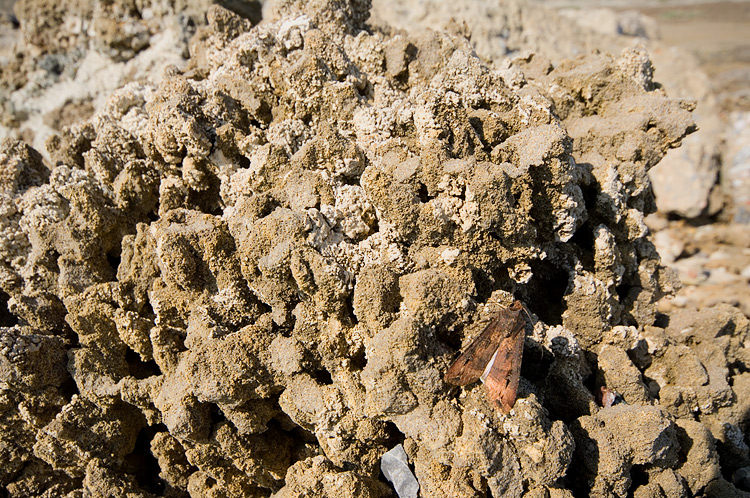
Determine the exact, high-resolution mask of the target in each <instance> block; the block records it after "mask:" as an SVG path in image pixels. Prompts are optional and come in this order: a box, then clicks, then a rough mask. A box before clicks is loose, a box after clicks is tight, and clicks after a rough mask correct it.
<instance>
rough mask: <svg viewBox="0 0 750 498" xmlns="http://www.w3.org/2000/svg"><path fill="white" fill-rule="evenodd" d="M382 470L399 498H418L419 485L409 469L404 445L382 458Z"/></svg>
mask: <svg viewBox="0 0 750 498" xmlns="http://www.w3.org/2000/svg"><path fill="white" fill-rule="evenodd" d="M380 470H381V471H382V472H383V475H384V476H385V478H386V479H388V481H390V482H391V483H392V484H393V487H394V489H395V490H396V494H398V496H399V498H417V496H418V493H419V483H418V482H417V478H416V477H414V474H412V472H411V470H410V469H409V464H408V462H407V460H406V452H405V451H404V447H403V446H402V445H400V444H397V445H396V446H394V447H393V449H391V450H390V451H388V452H387V453H385V454H384V455H383V456H382V457H381V458H380Z"/></svg>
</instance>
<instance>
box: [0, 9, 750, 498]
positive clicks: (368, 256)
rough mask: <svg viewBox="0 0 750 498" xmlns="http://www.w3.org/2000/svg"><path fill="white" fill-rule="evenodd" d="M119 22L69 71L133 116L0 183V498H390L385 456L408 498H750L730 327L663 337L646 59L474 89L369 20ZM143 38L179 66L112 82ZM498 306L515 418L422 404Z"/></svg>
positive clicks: (711, 322) (744, 334) (540, 70)
mask: <svg viewBox="0 0 750 498" xmlns="http://www.w3.org/2000/svg"><path fill="white" fill-rule="evenodd" d="M128 5H129V4H128ZM33 6H34V4H33V3H29V2H27V3H26V4H25V7H26V8H28V9H30V10H28V12H33V8H32V7H33ZM97 8H101V9H104V7H97ZM108 8H109V9H110V10H107V11H106V14H108V15H111V14H113V13H114V14H116V16H115V19H117V20H119V21H118V22H120V23H121V24H122V26H120V28H118V29H115V28H112V29H111V30H110V31H108V30H106V29H104V28H101V30H99V31H97V30H94V29H93V28H91V29H82V30H80V31H79V35H78V37H77V38H75V39H70V40H69V41H70V45H69V46H66V48H65V50H69V51H71V52H74V51H75V50H76V49H75V48H70V47H79V43H83V42H85V43H86V44H87V45H88V46H91V47H94V48H92V50H91V51H90V52H85V54H86V55H85V56H83V57H81V56H80V54H78V55H75V54H73V55H70V54H69V53H68V52H66V51H65V50H63V53H66V54H69V56H70V57H71V61H72V62H71V64H73V65H74V66H75V67H76V68H78V75H80V68H81V67H93V66H86V65H84V63H83V61H87V63H89V62H91V60H92V58H95V57H103V55H102V54H106V55H107V57H109V58H108V59H106V60H109V61H112V64H115V67H114V69H113V70H116V71H115V73H114V74H115V75H117V78H124V79H128V80H130V83H128V84H127V85H125V86H123V87H122V88H119V89H117V90H116V91H114V93H112V94H111V95H109V96H108V97H107V99H106V101H105V102H104V103H103V104H101V106H94V108H95V109H96V110H95V111H94V112H93V115H92V116H91V117H90V118H88V119H85V120H80V121H79V120H73V121H74V124H72V125H71V126H69V127H67V128H65V129H64V131H63V132H61V133H59V134H51V135H50V138H49V139H48V140H47V152H48V153H49V157H50V160H49V161H45V159H44V158H43V157H42V155H41V154H40V153H39V152H37V151H36V150H35V149H33V148H32V147H31V146H29V145H27V144H26V143H24V142H22V141H19V140H6V141H5V142H4V143H3V146H2V149H1V150H0V171H1V172H2V175H0V178H2V183H1V184H0V192H1V196H0V209H2V213H3V216H2V218H0V222H1V223H2V234H3V235H4V236H3V237H2V241H3V243H2V245H1V246H0V247H1V248H2V252H1V257H0V285H1V286H2V290H3V292H4V295H5V298H6V300H7V307H8V310H9V312H10V313H8V314H6V315H5V316H3V319H4V322H3V323H4V325H5V326H4V327H3V328H2V329H0V459H2V461H3V462H4V464H3V466H2V469H0V483H1V484H2V485H3V486H4V487H5V490H6V493H7V495H8V496H12V497H22V496H23V497H25V496H50V497H51V496H68V497H71V498H72V497H81V496H102V497H104V496H107V497H110V496H129V497H136V496H155V495H156V496H170V497H177V496H216V497H223V496H232V497H235V496H236V497H245V496H269V495H272V494H273V495H274V496H277V497H302V496H336V497H346V496H351V497H367V496H371V497H377V496H386V495H389V493H392V490H391V489H390V488H389V487H388V485H387V484H386V483H385V481H384V480H383V479H382V476H380V457H381V456H382V455H383V454H384V453H385V452H386V451H387V450H389V449H390V448H392V447H394V446H395V445H396V444H398V443H402V444H403V446H404V448H405V450H406V453H407V455H408V457H409V459H410V463H411V464H412V465H413V470H414V473H415V475H416V477H417V479H418V481H419V484H420V489H421V491H420V492H421V493H422V495H423V496H430V497H432V496H438V497H439V496H446V497H449V496H484V495H486V494H488V493H489V494H491V495H493V496H522V495H523V496H539V497H543V496H554V497H564V496H573V495H576V496H583V495H590V496H622V497H625V496H636V497H651V496H654V497H656V496H688V495H705V496H743V494H742V493H743V492H742V491H740V490H739V489H738V488H737V487H735V485H734V484H732V480H733V479H734V481H735V483H736V484H737V485H738V486H740V487H742V486H746V485H747V482H746V480H743V477H745V476H747V474H748V473H747V470H748V468H749V467H750V458H748V446H747V441H746V437H745V435H744V434H746V432H747V429H748V427H747V425H748V419H747V413H748V410H749V409H750V406H748V403H749V402H750V401H749V399H748V396H747V394H748V393H750V373H748V372H747V365H748V363H749V362H750V358H749V357H748V356H749V354H748V348H747V347H746V345H747V342H748V337H749V335H750V323H749V322H748V320H747V319H746V318H745V317H744V316H743V315H742V313H740V312H739V311H738V310H736V309H734V308H732V307H729V306H726V305H717V306H715V307H713V308H711V309H708V310H706V311H705V312H703V313H701V314H697V313H692V312H675V313H673V314H671V315H669V316H667V315H662V314H659V313H658V312H657V301H658V300H659V299H660V298H661V297H662V296H664V295H665V294H668V293H670V292H672V291H673V290H674V289H675V287H676V286H677V285H678V284H677V281H676V280H675V278H674V274H673V272H671V271H670V270H668V269H666V268H664V267H663V266H662V265H661V264H660V259H659V256H658V254H657V252H656V250H655V248H654V245H653V244H652V243H651V242H650V240H649V238H648V236H647V235H648V229H647V228H646V225H645V224H644V217H645V215H647V214H649V213H651V212H653V211H654V209H655V206H654V198H653V193H652V190H651V184H650V182H649V179H648V170H649V169H650V168H652V167H653V166H655V165H656V164H657V163H658V162H659V161H660V159H661V158H662V157H663V156H664V155H665V154H666V152H667V151H668V150H669V149H671V148H674V147H677V146H678V145H679V144H680V143H681V140H682V139H683V138H684V137H685V136H686V135H687V134H688V133H690V132H691V131H693V130H694V128H695V127H694V123H693V120H692V117H691V111H692V109H693V104H692V103H690V102H686V101H682V100H673V99H669V98H668V97H667V96H666V95H665V92H664V91H663V90H661V88H660V87H659V85H658V84H656V83H655V82H654V81H653V78H652V72H653V67H652V63H651V60H650V59H649V56H648V54H647V53H646V52H645V51H643V50H639V49H634V48H631V49H626V50H625V51H623V52H622V53H620V54H617V55H608V54H589V55H584V56H581V57H579V58H577V59H575V60H572V61H571V60H560V61H555V63H554V64H551V63H550V61H549V60H547V59H545V58H544V57H540V56H536V55H533V54H523V55H519V56H518V57H516V58H508V59H505V60H504V62H503V63H501V64H497V65H494V66H493V67H490V66H488V65H487V64H486V63H485V62H483V60H482V59H480V58H479V57H478V56H477V53H476V52H475V51H474V49H473V48H472V46H471V45H470V43H469V42H468V41H467V40H466V38H464V37H462V36H460V35H459V34H456V33H449V32H447V31H434V32H420V33H408V32H403V31H396V30H392V29H388V28H381V29H376V28H373V27H371V26H370V25H368V24H367V20H368V17H369V9H370V5H369V2H368V1H366V0H361V1H351V2H346V1H343V0H317V1H312V2H304V1H297V2H295V1H282V2H277V3H276V4H274V5H272V6H266V11H265V13H264V14H265V16H264V20H263V21H262V22H261V23H260V24H257V25H255V26H253V25H252V23H251V22H250V21H248V20H246V19H243V18H241V17H239V16H237V15H235V14H233V13H232V12H230V11H229V10H225V9H223V8H221V7H218V6H212V7H210V8H209V9H208V14H207V24H206V25H205V26H199V27H198V28H194V27H193V25H191V23H187V22H186V23H184V25H182V26H183V28H184V29H183V28H179V26H181V25H180V24H179V23H178V22H177V21H176V20H179V19H182V18H180V16H175V15H174V14H173V13H172V11H170V10H168V9H167V10H166V11H164V12H156V11H155V7H154V6H151V7H149V9H150V10H149V9H145V8H143V6H141V7H139V9H136V8H135V7H133V8H131V9H126V8H125V6H124V5H120V4H111V5H109V6H108ZM147 10H148V12H149V14H148V15H144V12H146V11H147ZM198 11H199V10H198ZM157 14H159V15H161V16H162V17H159V15H157ZM87 15H88V16H89V17H86V16H87ZM63 17H64V16H63ZM105 18H107V16H105V15H104V14H103V13H102V12H99V11H95V12H91V13H84V14H82V19H84V20H86V22H84V24H87V23H88V22H89V21H88V20H90V19H94V20H96V19H99V21H100V22H103V19H105ZM50 19H53V16H50ZM158 19H162V20H161V21H158ZM22 25H23V19H22ZM92 25H97V26H99V24H96V23H93V21H92ZM165 25H170V26H177V27H178V28H179V29H178V28H175V31H174V33H176V35H175V36H176V38H175V39H184V40H187V39H188V38H189V39H190V47H189V49H190V50H189V53H190V56H191V57H190V59H189V61H188V62H187V64H182V63H180V64H179V67H177V66H171V67H168V68H167V69H166V71H165V72H164V73H162V74H163V76H162V77H161V79H160V81H159V82H158V83H156V82H149V81H148V80H147V79H144V78H132V74H130V75H129V76H128V75H127V73H123V71H124V70H125V69H127V68H128V67H130V68H131V69H134V68H135V67H137V62H134V61H137V60H138V58H139V57H140V58H142V59H141V61H145V60H155V59H153V58H151V59H149V57H152V56H153V55H154V52H153V50H158V45H157V46H156V48H155V47H154V46H151V45H150V44H149V42H150V41H154V40H156V41H158V40H161V38H159V36H158V35H157V34H154V33H153V32H152V31H158V32H159V33H161V31H159V30H158V28H154V26H157V27H158V26H165ZM32 26H33V24H32ZM36 26H37V28H38V29H39V31H40V32H42V31H44V30H43V29H41V28H39V26H40V25H39V24H36ZM55 26H57V28H55V29H59V30H61V31H64V30H66V29H68V27H69V26H73V24H66V22H65V19H64V18H63V19H62V21H60V22H59V23H57V24H56V25H55ZM123 26H130V28H128V29H129V30H125V31H126V32H128V33H130V35H132V36H129V37H126V38H123V37H122V36H119V35H118V36H114V35H112V36H109V34H111V33H121V30H123V29H124V28H123ZM50 29H51V28H50ZM150 30H151V31H150ZM192 31H195V33H194V35H193V36H192V37H188V35H189V34H192ZM139 33H140V35H139ZM28 34H29V33H26V35H28ZM105 35H107V36H105ZM46 36H51V33H49V32H47V33H46ZM108 36H109V37H108ZM144 39H145V40H147V42H145V43H144V42H143V40H144ZM97 40H98V41H99V42H103V41H107V43H103V44H97V43H94V42H95V41H97ZM26 42H27V43H32V44H33V43H37V44H40V45H43V44H45V43H47V44H48V43H51V42H50V41H48V40H47V41H45V40H41V41H33V40H31V41H30V40H28V39H27V40H26ZM154 43H155V42H154ZM178 48H179V47H178ZM149 51H151V52H149ZM91 54H94V55H91ZM29 57H31V58H33V57H34V56H33V55H29ZM76 57H77V58H76ZM19 64H20V65H19V66H18V68H22V67H27V68H28V67H30V66H28V65H27V66H23V64H30V62H29V60H27V61H25V62H24V61H21V62H19ZM130 65H132V66H130ZM96 67H99V68H104V69H102V71H104V72H101V73H96V74H99V77H102V76H103V75H105V74H106V67H107V65H106V64H99V65H98V66H96ZM153 67H161V64H155V65H154V66H153ZM7 74H9V73H7V72H5V73H4V77H5V76H7ZM19 74H21V75H22V76H23V78H25V79H26V82H24V83H23V84H20V85H19V88H24V89H25V90H24V91H27V92H29V95H31V94H32V93H33V89H32V88H31V87H29V86H28V85H27V83H28V81H30V79H33V78H35V77H39V76H38V75H35V74H33V73H32V72H24V71H23V70H22V69H19ZM123 75H126V76H123ZM76 77H78V76H76ZM81 77H83V75H81ZM95 79H96V78H94V80H95ZM88 81H93V80H88ZM116 81H120V80H116ZM54 84H55V85H56V84H63V80H58V81H57V83H54ZM109 85H113V83H112V82H111V81H109V82H107V81H104V82H102V85H101V87H100V89H99V90H96V92H99V93H96V92H94V91H92V93H91V94H90V95H89V96H88V99H89V101H95V100H96V98H99V97H96V98H94V95H99V96H101V95H103V94H104V93H105V92H104V90H101V88H108V87H109ZM14 95H15V97H14V98H20V97H18V94H17V93H16V94H14ZM40 95H41V94H37V97H39V96H40ZM80 101H83V100H79V102H80ZM34 102H35V103H34V105H37V106H41V103H40V102H41V100H36V101H34ZM10 103H11V100H6V101H5V104H6V105H10ZM17 117H21V115H20V114H18V115H17ZM30 138H31V139H32V140H31V141H34V140H35V139H37V137H30ZM48 164H49V165H50V166H48ZM52 165H53V166H52ZM513 297H515V298H517V299H520V300H521V301H523V302H524V303H525V305H526V307H527V308H528V310H529V316H528V323H527V327H526V330H525V334H526V339H525V346H524V359H523V366H522V371H521V375H522V381H521V386H520V388H519V399H518V400H517V401H516V403H515V407H514V409H513V410H511V411H510V413H509V414H507V415H506V414H502V413H500V412H498V411H496V410H493V408H492V407H491V405H490V404H489V403H488V400H487V399H486V397H485V394H484V391H483V390H482V389H481V388H480V385H479V384H475V385H470V386H467V387H465V388H455V387H452V386H450V385H449V384H447V383H446V382H445V381H444V380H443V375H444V374H445V371H446V369H447V367H448V365H449V364H450V363H451V361H452V360H453V359H454V358H455V357H456V355H457V353H458V351H459V350H460V349H461V347H462V346H465V345H466V344H468V343H469V341H470V340H471V339H472V338H473V337H474V336H475V335H476V334H477V332H478V331H480V330H481V327H482V325H483V324H484V323H485V322H486V320H487V319H488V317H489V316H490V315H491V313H492V312H493V311H496V310H497V307H498V306H502V305H507V304H508V303H510V302H511V300H512V299H513ZM498 302H499V304H498ZM601 387H607V388H608V389H610V390H613V391H617V392H618V393H619V394H620V395H621V396H622V398H623V399H624V401H625V402H624V403H619V404H615V405H613V406H606V407H601V406H600V404H598V403H597V402H596V398H595V396H594V393H595V392H599V389H600V388H601Z"/></svg>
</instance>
